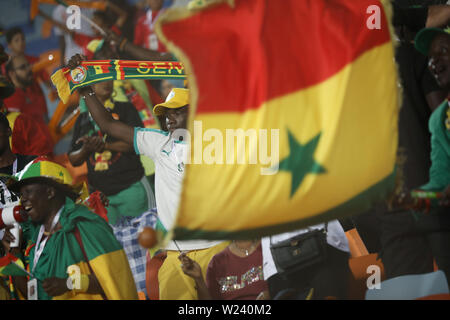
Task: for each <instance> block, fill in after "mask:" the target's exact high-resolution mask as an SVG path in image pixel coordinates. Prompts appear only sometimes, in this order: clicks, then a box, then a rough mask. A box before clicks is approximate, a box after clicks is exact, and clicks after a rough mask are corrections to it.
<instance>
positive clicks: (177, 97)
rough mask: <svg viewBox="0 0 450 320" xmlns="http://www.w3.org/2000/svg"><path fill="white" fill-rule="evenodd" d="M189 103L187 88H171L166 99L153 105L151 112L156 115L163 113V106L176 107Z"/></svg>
mask: <svg viewBox="0 0 450 320" xmlns="http://www.w3.org/2000/svg"><path fill="white" fill-rule="evenodd" d="M188 104H189V89H184V88H173V89H172V90H171V91H170V93H169V95H168V96H167V98H166V101H165V102H163V103H160V104H157V105H156V106H154V107H153V113H154V114H155V115H157V116H161V115H163V114H164V109H163V108H169V109H178V108H181V107H184V106H186V105H188Z"/></svg>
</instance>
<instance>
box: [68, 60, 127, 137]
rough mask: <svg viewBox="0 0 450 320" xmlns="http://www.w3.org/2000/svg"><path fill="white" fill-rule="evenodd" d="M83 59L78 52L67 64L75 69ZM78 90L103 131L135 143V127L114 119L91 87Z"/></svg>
mask: <svg viewBox="0 0 450 320" xmlns="http://www.w3.org/2000/svg"><path fill="white" fill-rule="evenodd" d="M83 60H85V58H84V57H82V56H81V55H79V54H77V55H75V56H73V57H72V58H71V59H70V61H69V63H68V64H67V66H68V67H69V68H70V69H75V68H76V67H77V66H79V65H80V64H81V62H82V61H83ZM78 92H79V93H80V96H81V97H82V99H84V100H85V102H86V106H87V108H88V109H89V112H90V113H91V116H92V118H93V119H94V121H95V122H96V123H97V124H98V126H99V127H100V129H101V130H102V131H103V132H105V133H106V134H108V135H110V136H112V137H114V138H116V139H119V140H122V141H124V142H126V143H128V144H131V145H132V144H133V142H134V128H133V127H131V126H129V125H127V124H125V123H123V122H120V121H116V120H114V119H113V118H112V116H111V114H110V113H109V112H108V111H107V110H106V108H105V107H104V106H103V105H102V103H101V102H100V101H99V100H98V98H97V97H96V96H95V92H94V90H92V88H91V87H89V86H88V87H83V88H80V89H78Z"/></svg>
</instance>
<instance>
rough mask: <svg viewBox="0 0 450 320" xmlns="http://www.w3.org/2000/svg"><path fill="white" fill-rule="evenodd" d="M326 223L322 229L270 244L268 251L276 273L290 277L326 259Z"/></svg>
mask: <svg viewBox="0 0 450 320" xmlns="http://www.w3.org/2000/svg"><path fill="white" fill-rule="evenodd" d="M327 225H328V224H327V223H325V228H324V229H315V230H311V231H309V232H306V233H303V234H299V235H296V236H294V237H292V238H289V239H287V240H284V241H281V242H278V243H276V244H273V243H272V237H270V251H271V252H272V258H273V260H274V262H275V266H276V268H277V271H278V273H279V274H280V275H281V276H283V277H290V276H293V275H295V274H298V273H300V272H302V271H305V270H306V269H310V268H311V267H314V266H318V265H320V264H322V263H323V262H324V261H325V260H326V259H327Z"/></svg>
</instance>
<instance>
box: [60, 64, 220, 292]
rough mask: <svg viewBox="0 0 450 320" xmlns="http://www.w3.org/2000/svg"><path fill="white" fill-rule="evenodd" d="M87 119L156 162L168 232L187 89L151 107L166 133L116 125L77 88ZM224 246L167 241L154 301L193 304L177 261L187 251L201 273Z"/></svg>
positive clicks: (182, 148)
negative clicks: (157, 294) (164, 127)
mask: <svg viewBox="0 0 450 320" xmlns="http://www.w3.org/2000/svg"><path fill="white" fill-rule="evenodd" d="M81 61H82V57H81V56H80V55H76V56H74V57H72V59H71V60H70V61H69V63H68V66H69V68H71V69H74V68H76V67H77V66H78V65H79V64H80V63H81ZM78 91H79V93H80V96H81V97H82V98H83V99H84V100H85V101H86V105H87V107H88V109H89V112H90V113H91V115H92V118H93V119H94V120H95V122H96V123H97V124H98V126H99V127H100V129H101V130H102V131H103V132H105V133H106V134H108V135H111V136H113V137H115V138H116V139H119V140H122V141H125V142H128V143H130V144H133V145H134V149H135V151H136V153H138V154H143V155H146V156H148V157H150V158H151V159H152V160H153V161H154V163H155V197H156V208H157V210H158V216H159V218H160V220H161V222H162V224H163V225H164V227H165V228H166V229H167V230H170V229H171V228H172V227H173V226H174V223H175V218H176V214H177V210H178V202H179V198H180V193H181V186H182V180H183V174H184V164H185V163H186V161H185V157H186V156H187V154H188V153H187V151H188V149H187V148H188V147H189V146H188V145H187V144H185V143H184V142H183V141H180V139H179V137H178V135H177V136H175V135H174V132H175V131H176V130H177V129H186V128H187V119H188V114H189V112H188V110H189V109H188V108H189V90H188V89H180V88H174V89H173V90H172V91H171V92H170V93H169V95H168V96H167V99H166V101H165V102H164V103H161V104H159V105H156V106H155V107H154V109H153V110H154V112H155V114H156V115H165V117H166V125H167V129H168V130H169V131H168V132H165V131H161V130H155V129H144V128H133V127H130V126H128V125H126V124H124V123H122V122H119V121H115V120H114V119H113V118H112V116H111V114H110V113H109V112H108V111H107V110H106V108H105V107H104V106H103V105H102V104H101V102H100V101H99V100H98V99H97V97H96V96H95V93H94V91H93V90H92V89H91V88H90V87H83V88H80V89H78ZM227 245H228V242H219V241H205V240H194V241H170V242H169V244H168V245H167V246H166V247H165V249H166V250H167V258H166V260H165V261H164V263H163V265H162V266H161V268H160V270H159V272H158V280H159V292H160V293H159V298H160V299H161V300H190V299H197V291H196V289H195V283H194V281H193V280H192V279H191V278H190V277H188V276H186V275H185V274H184V273H183V271H182V269H181V267H180V261H179V260H178V255H179V252H178V250H181V251H188V253H187V255H188V256H189V257H190V258H191V259H193V260H195V261H197V262H198V263H199V264H200V266H201V267H202V270H204V272H205V273H206V268H207V267H208V264H209V261H210V260H211V258H212V257H213V256H214V255H215V254H216V253H218V252H220V251H222V250H223V249H224V248H225V247H226V246H227Z"/></svg>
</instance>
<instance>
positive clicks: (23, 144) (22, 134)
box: [7, 113, 55, 156]
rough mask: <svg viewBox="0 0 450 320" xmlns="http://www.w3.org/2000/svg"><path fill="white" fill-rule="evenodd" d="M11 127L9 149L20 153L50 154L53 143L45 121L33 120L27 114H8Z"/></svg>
mask: <svg viewBox="0 0 450 320" xmlns="http://www.w3.org/2000/svg"><path fill="white" fill-rule="evenodd" d="M7 117H8V120H9V125H10V127H11V128H12V137H11V138H12V140H11V151H12V152H13V153H17V154H22V155H37V156H40V155H50V154H52V153H53V147H54V145H55V143H54V142H53V139H52V137H51V135H50V131H49V130H48V127H47V126H46V125H45V123H43V122H40V121H35V120H34V119H33V117H30V116H29V115H26V114H23V113H20V114H18V115H17V114H15V115H14V114H12V113H11V114H8V115H7Z"/></svg>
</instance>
